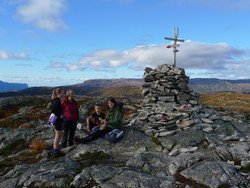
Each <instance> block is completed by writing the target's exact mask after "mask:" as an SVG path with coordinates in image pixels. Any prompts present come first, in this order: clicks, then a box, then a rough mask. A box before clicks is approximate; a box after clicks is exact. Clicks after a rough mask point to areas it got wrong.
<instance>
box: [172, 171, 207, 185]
mask: <svg viewBox="0 0 250 188" xmlns="http://www.w3.org/2000/svg"><path fill="white" fill-rule="evenodd" d="M174 176H175V179H176V181H178V182H181V183H182V184H183V185H181V187H185V186H186V185H189V186H191V187H195V188H208V186H206V185H203V184H199V183H197V182H196V181H194V180H193V179H191V178H185V177H184V176H182V175H180V174H178V173H177V174H175V175H174Z"/></svg>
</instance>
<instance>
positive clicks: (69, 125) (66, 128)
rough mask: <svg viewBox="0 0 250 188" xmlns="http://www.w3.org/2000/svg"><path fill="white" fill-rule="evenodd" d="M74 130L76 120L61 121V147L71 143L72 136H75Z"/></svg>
mask: <svg viewBox="0 0 250 188" xmlns="http://www.w3.org/2000/svg"><path fill="white" fill-rule="evenodd" d="M75 131H76V121H65V122H64V123H63V136H62V141H61V145H62V147H64V148H65V147H67V142H68V146H72V145H73V141H74V137H75Z"/></svg>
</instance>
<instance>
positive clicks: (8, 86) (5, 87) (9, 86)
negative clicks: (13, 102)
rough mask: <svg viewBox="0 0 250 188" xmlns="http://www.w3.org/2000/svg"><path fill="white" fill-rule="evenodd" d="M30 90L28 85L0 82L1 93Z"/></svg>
mask: <svg viewBox="0 0 250 188" xmlns="http://www.w3.org/2000/svg"><path fill="white" fill-rule="evenodd" d="M26 88H28V84H19V83H8V82H3V81H0V92H6V91H18V90H22V89H26Z"/></svg>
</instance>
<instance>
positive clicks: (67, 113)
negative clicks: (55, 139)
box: [61, 90, 79, 148]
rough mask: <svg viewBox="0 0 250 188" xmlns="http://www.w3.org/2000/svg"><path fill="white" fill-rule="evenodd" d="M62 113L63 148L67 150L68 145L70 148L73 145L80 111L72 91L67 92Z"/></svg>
mask: <svg viewBox="0 0 250 188" xmlns="http://www.w3.org/2000/svg"><path fill="white" fill-rule="evenodd" d="M62 111H63V116H64V122H63V137H62V141H61V146H62V147H63V148H65V147H67V143H68V146H71V145H73V142H74V137H75V131H76V124H77V121H78V120H79V109H78V105H77V102H76V100H75V99H74V92H73V91H72V90H67V91H66V97H65V98H64V99H63V100H62Z"/></svg>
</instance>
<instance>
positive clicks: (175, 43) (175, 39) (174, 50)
mask: <svg viewBox="0 0 250 188" xmlns="http://www.w3.org/2000/svg"><path fill="white" fill-rule="evenodd" d="M173 34H174V38H168V37H165V38H164V39H166V40H172V41H174V44H173V45H168V46H167V48H173V52H174V67H176V53H177V52H178V51H179V50H177V47H179V46H180V44H177V42H184V40H182V39H178V35H179V28H178V27H177V28H175V27H174V29H173Z"/></svg>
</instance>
